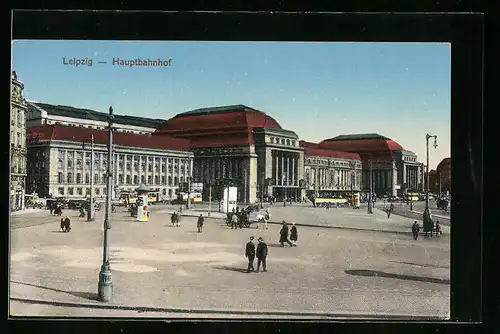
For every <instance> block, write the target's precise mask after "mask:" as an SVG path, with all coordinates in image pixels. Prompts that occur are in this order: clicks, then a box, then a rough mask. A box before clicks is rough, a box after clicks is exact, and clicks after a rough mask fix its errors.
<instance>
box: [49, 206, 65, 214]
mask: <svg viewBox="0 0 500 334" xmlns="http://www.w3.org/2000/svg"><path fill="white" fill-rule="evenodd" d="M49 210H50V214H51V215H55V216H62V205H61V204H60V203H50V204H49Z"/></svg>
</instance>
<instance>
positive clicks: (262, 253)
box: [255, 237, 268, 272]
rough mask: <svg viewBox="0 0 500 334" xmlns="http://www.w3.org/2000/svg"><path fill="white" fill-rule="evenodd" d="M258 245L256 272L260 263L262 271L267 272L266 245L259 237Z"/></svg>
mask: <svg viewBox="0 0 500 334" xmlns="http://www.w3.org/2000/svg"><path fill="white" fill-rule="evenodd" d="M258 241H259V243H258V244H257V252H256V254H255V255H256V256H257V270H256V271H257V272H258V271H259V269H260V264H261V263H262V269H263V270H262V271H267V261H266V260H267V254H268V253H267V245H266V243H265V242H264V238H262V237H259V239H258Z"/></svg>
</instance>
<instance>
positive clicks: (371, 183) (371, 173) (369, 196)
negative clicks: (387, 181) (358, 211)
mask: <svg viewBox="0 0 500 334" xmlns="http://www.w3.org/2000/svg"><path fill="white" fill-rule="evenodd" d="M369 161H370V175H369V179H370V194H369V195H368V213H373V198H372V193H373V163H372V160H371V159H370V160H369Z"/></svg>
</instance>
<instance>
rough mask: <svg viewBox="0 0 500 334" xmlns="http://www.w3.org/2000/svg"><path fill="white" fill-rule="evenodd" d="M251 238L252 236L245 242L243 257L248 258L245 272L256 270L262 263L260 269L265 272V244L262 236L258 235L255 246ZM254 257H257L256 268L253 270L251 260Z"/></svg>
mask: <svg viewBox="0 0 500 334" xmlns="http://www.w3.org/2000/svg"><path fill="white" fill-rule="evenodd" d="M253 240H254V237H253V236H251V237H250V241H249V242H247V245H246V248H245V257H246V258H247V259H248V267H247V272H248V273H249V272H252V271H256V272H258V271H259V269H260V265H261V264H262V271H264V272H265V271H267V268H266V265H267V264H266V258H267V244H266V243H265V242H264V238H262V237H259V239H257V241H258V242H259V243H258V244H257V247H255V244H254V243H253ZM255 257H257V270H255V268H254V266H253V261H254V260H255Z"/></svg>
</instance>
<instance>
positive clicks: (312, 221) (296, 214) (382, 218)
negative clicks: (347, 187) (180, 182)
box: [182, 204, 451, 236]
mask: <svg viewBox="0 0 500 334" xmlns="http://www.w3.org/2000/svg"><path fill="white" fill-rule="evenodd" d="M262 212H263V211H262ZM270 212H271V219H270V220H269V221H268V224H282V222H283V221H286V222H288V223H291V222H295V225H296V226H308V227H322V228H335V229H348V230H358V231H372V232H385V233H402V234H411V226H412V224H413V220H412V219H409V218H406V217H402V216H398V215H394V214H393V215H391V217H390V218H387V214H386V213H385V212H384V211H382V210H381V209H377V208H374V209H373V214H368V213H367V212H366V211H365V210H363V209H359V210H353V209H352V208H338V209H337V208H331V209H325V208H313V207H311V206H305V205H295V204H294V205H290V206H287V207H280V206H275V207H271V208H270ZM200 214H202V215H203V217H204V218H209V219H210V218H211V219H225V218H226V214H225V213H220V212H213V211H212V212H211V213H210V216H208V210H207V209H205V208H201V207H200V208H195V209H190V210H185V211H184V212H183V213H182V215H183V216H190V217H198V216H199V215H200ZM255 216H256V214H251V215H250V221H252V222H255V223H256V218H255ZM442 231H443V232H442V233H443V236H445V235H449V234H450V233H451V227H450V226H442ZM421 234H424V233H423V232H421Z"/></svg>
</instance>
